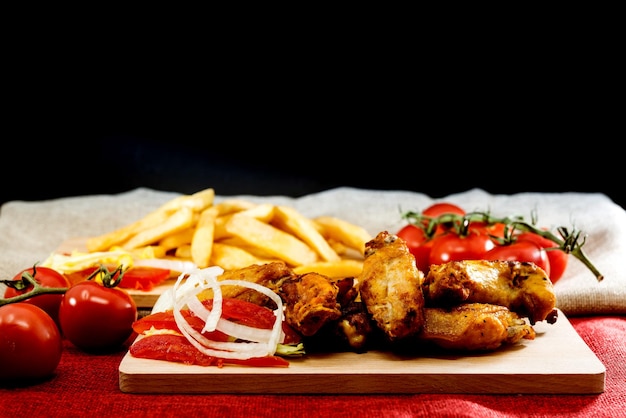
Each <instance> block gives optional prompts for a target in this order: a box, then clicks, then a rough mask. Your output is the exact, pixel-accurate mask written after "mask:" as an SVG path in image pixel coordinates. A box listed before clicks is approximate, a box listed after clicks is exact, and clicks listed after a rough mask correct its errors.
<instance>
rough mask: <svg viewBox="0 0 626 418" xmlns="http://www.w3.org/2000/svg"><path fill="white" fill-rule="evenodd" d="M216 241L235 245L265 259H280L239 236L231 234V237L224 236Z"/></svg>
mask: <svg viewBox="0 0 626 418" xmlns="http://www.w3.org/2000/svg"><path fill="white" fill-rule="evenodd" d="M216 242H219V243H220V244H226V245H230V246H233V247H237V248H241V249H242V250H245V251H247V252H249V253H250V254H252V255H253V256H255V257H258V258H261V259H264V260H273V261H277V260H278V258H276V257H275V256H273V255H272V254H270V253H268V252H267V251H265V250H264V249H263V248H261V247H257V246H254V245H250V244H249V243H247V242H246V241H244V240H242V239H241V238H239V237H234V236H231V237H228V238H224V239H221V240H219V241H216Z"/></svg>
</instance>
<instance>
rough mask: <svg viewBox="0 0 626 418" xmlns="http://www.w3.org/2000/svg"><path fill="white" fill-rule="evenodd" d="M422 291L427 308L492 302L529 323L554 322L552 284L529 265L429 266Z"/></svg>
mask: <svg viewBox="0 0 626 418" xmlns="http://www.w3.org/2000/svg"><path fill="white" fill-rule="evenodd" d="M422 288H423V291H424V298H425V299H426V305H427V306H439V307H448V306H454V305H458V304H461V303H472V302H478V303H491V304H494V305H501V306H505V307H507V308H508V309H509V310H511V311H513V312H515V313H517V314H518V315H520V316H521V317H528V319H529V321H530V323H531V324H535V322H537V321H543V320H546V321H547V322H548V323H554V322H555V321H556V315H557V311H556V309H555V306H556V296H555V294H554V289H553V287H552V282H551V281H550V279H549V278H548V275H547V274H546V273H545V271H543V270H542V269H541V268H540V267H537V266H536V265H535V264H532V263H524V262H518V261H487V260H466V261H452V262H449V263H445V264H439V265H432V266H431V267H430V270H429V271H428V274H426V278H425V279H424V283H423V285H422Z"/></svg>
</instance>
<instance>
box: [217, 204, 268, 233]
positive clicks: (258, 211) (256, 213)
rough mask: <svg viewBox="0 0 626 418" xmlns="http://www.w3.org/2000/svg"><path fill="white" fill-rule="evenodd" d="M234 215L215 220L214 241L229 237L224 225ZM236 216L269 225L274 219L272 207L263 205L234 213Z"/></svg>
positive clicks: (230, 214) (221, 216)
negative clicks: (242, 216) (247, 217)
mask: <svg viewBox="0 0 626 418" xmlns="http://www.w3.org/2000/svg"><path fill="white" fill-rule="evenodd" d="M234 214H235V213H229V214H226V215H220V216H218V217H217V218H216V219H215V231H214V239H215V240H216V241H217V240H220V239H223V238H226V237H229V236H230V235H229V233H228V232H227V231H226V229H225V228H224V225H226V222H228V220H229V219H230V218H231V217H232V216H233V215H234ZM236 214H238V215H245V216H250V217H251V218H255V219H258V220H260V221H262V222H265V223H269V221H270V220H271V219H272V218H273V217H274V205H270V204H265V203H264V204H260V205H256V206H254V207H251V208H249V209H244V210H241V211H239V212H236Z"/></svg>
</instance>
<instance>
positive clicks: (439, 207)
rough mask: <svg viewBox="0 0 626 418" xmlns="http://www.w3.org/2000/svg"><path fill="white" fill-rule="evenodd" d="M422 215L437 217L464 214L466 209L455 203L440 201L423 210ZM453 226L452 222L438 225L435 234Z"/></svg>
mask: <svg viewBox="0 0 626 418" xmlns="http://www.w3.org/2000/svg"><path fill="white" fill-rule="evenodd" d="M422 215H425V216H429V217H431V218H437V217H439V216H441V215H460V216H464V215H465V211H464V210H463V209H462V208H461V207H459V206H457V205H455V204H454V203H447V202H439V203H433V204H432V205H430V206H429V207H427V208H426V209H424V210H423V211H422ZM451 226H452V224H448V223H444V224H439V225H437V230H436V231H435V236H436V235H440V234H442V233H444V232H445V231H447V230H449V229H450V227H451Z"/></svg>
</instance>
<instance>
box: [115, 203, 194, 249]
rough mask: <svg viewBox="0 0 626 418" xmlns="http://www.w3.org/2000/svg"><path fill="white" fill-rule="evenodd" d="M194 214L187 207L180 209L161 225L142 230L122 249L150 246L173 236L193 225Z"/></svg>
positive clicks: (123, 245)
mask: <svg viewBox="0 0 626 418" xmlns="http://www.w3.org/2000/svg"><path fill="white" fill-rule="evenodd" d="M194 215H197V214H194V212H193V211H192V210H191V209H190V208H188V207H182V208H180V209H179V210H177V211H176V212H174V213H173V214H172V215H170V216H168V217H167V218H166V219H165V221H163V222H162V223H160V224H158V225H156V226H154V227H152V228H150V229H144V230H142V231H141V232H139V233H138V234H137V235H135V236H133V237H132V238H131V239H129V240H128V241H126V242H125V243H124V244H122V248H124V249H126V250H130V249H133V248H137V247H142V246H144V245H150V244H153V243H156V242H159V241H160V240H161V239H163V238H165V237H166V236H168V235H171V234H175V233H177V232H180V231H182V230H184V229H186V228H189V227H190V226H191V225H193V223H194V221H195V219H194Z"/></svg>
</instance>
